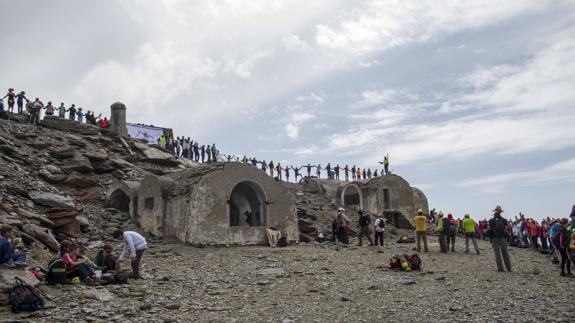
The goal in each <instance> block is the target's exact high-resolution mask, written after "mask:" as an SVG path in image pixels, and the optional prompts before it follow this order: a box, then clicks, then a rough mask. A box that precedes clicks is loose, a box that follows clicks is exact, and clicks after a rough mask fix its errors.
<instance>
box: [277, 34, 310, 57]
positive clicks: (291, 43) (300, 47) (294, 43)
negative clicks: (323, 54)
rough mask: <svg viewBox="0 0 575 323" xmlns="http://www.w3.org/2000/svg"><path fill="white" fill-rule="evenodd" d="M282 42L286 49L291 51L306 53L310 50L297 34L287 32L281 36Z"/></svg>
mask: <svg viewBox="0 0 575 323" xmlns="http://www.w3.org/2000/svg"><path fill="white" fill-rule="evenodd" d="M282 43H283V45H284V47H285V49H286V50H288V51H292V52H300V53H307V52H310V51H311V50H312V48H311V46H310V45H309V44H308V43H307V42H305V41H304V40H302V39H301V38H300V37H299V36H298V35H294V34H292V33H288V34H287V35H285V36H284V37H282Z"/></svg>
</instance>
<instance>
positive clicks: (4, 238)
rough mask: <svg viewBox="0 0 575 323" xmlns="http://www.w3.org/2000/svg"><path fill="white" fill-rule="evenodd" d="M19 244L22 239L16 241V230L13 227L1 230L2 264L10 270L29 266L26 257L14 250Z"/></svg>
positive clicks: (0, 253) (0, 256) (0, 254)
mask: <svg viewBox="0 0 575 323" xmlns="http://www.w3.org/2000/svg"><path fill="white" fill-rule="evenodd" d="M19 243H20V239H14V229H13V228H12V227H11V226H9V225H3V226H2V227H1V228H0V264H4V265H5V266H6V267H9V268H14V267H16V266H19V267H24V266H26V265H27V264H28V263H27V259H26V255H25V254H23V253H17V252H16V251H15V249H14V248H15V247H16V246H17V245H18V244H19Z"/></svg>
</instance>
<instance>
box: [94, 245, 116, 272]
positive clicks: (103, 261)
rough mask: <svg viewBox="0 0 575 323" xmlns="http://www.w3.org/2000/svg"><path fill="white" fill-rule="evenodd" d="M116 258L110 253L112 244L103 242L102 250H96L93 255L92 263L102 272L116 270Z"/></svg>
mask: <svg viewBox="0 0 575 323" xmlns="http://www.w3.org/2000/svg"><path fill="white" fill-rule="evenodd" d="M116 261H117V258H116V257H114V255H112V246H111V245H110V244H105V245H104V247H102V250H100V251H98V254H97V255H96V257H94V264H96V266H98V269H101V270H102V272H103V273H105V272H108V271H115V270H116Z"/></svg>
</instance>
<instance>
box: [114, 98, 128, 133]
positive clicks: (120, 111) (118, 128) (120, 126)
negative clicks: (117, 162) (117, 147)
mask: <svg viewBox="0 0 575 323" xmlns="http://www.w3.org/2000/svg"><path fill="white" fill-rule="evenodd" d="M111 108H112V115H111V120H110V121H111V122H110V130H112V132H115V133H116V134H118V135H119V136H121V137H128V128H126V106H125V105H124V104H123V103H121V102H116V103H114V104H112V106H111Z"/></svg>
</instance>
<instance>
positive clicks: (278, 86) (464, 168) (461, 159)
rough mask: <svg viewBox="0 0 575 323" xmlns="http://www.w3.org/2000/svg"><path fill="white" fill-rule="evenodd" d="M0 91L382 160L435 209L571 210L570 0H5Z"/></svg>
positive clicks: (210, 134)
mask: <svg viewBox="0 0 575 323" xmlns="http://www.w3.org/2000/svg"><path fill="white" fill-rule="evenodd" d="M0 12H1V13H2V18H1V19H0V30H2V33H0V43H1V44H2V50H1V51H0V62H1V67H0V89H2V87H3V88H4V89H2V91H5V89H7V88H8V87H13V88H15V89H16V90H17V91H20V90H25V91H26V92H27V94H28V95H29V96H30V97H40V98H41V99H43V100H44V101H48V100H51V101H53V102H57V103H59V102H65V103H66V104H72V103H75V104H76V105H77V106H80V107H83V108H84V109H85V110H96V111H99V112H103V113H104V114H109V107H110V105H111V104H112V103H114V102H116V101H121V102H123V103H125V104H126V106H127V108H128V110H127V118H128V122H138V123H145V124H153V125H155V126H161V127H168V128H172V129H174V133H175V135H176V136H181V135H185V136H186V137H188V136H189V137H191V138H192V139H195V140H199V141H200V142H202V143H205V144H209V143H216V145H217V147H218V148H219V150H220V151H221V152H223V153H225V154H236V155H244V154H245V155H247V156H248V157H252V156H255V157H257V158H258V159H260V160H266V161H268V162H269V161H270V160H273V161H275V162H276V163H277V162H278V161H280V162H281V163H282V164H290V165H302V164H307V163H308V162H309V163H312V164H317V163H320V164H322V165H325V164H327V163H328V162H331V164H332V165H336V164H339V165H341V166H343V165H345V164H348V165H349V166H350V167H351V166H352V165H357V166H359V167H361V168H364V167H365V168H371V169H372V170H373V169H374V168H376V167H378V166H379V168H381V167H380V165H379V164H378V163H377V162H378V161H380V160H382V158H383V156H384V155H386V154H389V156H390V161H391V166H390V169H391V170H392V171H393V172H394V173H396V174H398V175H400V176H402V177H404V178H405V179H406V180H407V181H408V182H410V183H411V185H412V186H416V187H418V188H420V189H422V190H423V191H424V192H425V193H426V195H427V198H428V201H429V206H430V208H435V209H437V210H443V211H444V213H453V214H454V215H455V216H459V217H462V215H463V214H464V213H470V214H471V216H472V217H474V218H476V219H483V218H486V217H488V216H489V215H490V213H491V210H492V209H493V208H494V207H495V206H496V205H498V204H500V205H502V206H503V208H504V210H505V213H504V215H506V216H507V217H514V216H515V215H517V214H518V212H523V213H524V214H526V215H527V216H528V217H534V218H542V217H547V216H550V217H566V216H567V215H568V214H569V212H570V210H571V206H572V205H573V204H575V194H574V193H575V189H574V184H575V128H574V125H575V1H570V0H564V1H561V0H539V1H532V0H525V1H519V0H506V1H496V0H482V1H454V0H442V1H431V0H429V1H419V0H410V1H407V0H362V1H344V0H313V1H309V0H308V1H301V0H290V1H283V0H241V1H240V0H219V1H218V0H194V1H183V0H163V1H161V0H132V1H130V0H108V1H87V0H52V1H32V0H18V1H16V0H13V1H10V0H3V1H0Z"/></svg>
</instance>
